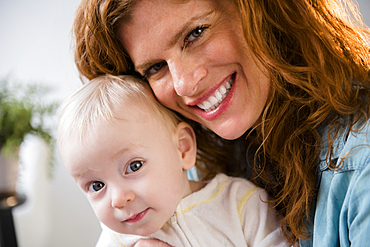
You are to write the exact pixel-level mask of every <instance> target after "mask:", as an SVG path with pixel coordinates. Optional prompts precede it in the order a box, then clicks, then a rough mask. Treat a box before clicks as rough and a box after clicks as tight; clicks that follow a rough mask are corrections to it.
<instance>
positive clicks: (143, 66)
mask: <svg viewBox="0 0 370 247" xmlns="http://www.w3.org/2000/svg"><path fill="white" fill-rule="evenodd" d="M212 13H214V10H211V11H209V12H207V13H202V14H200V15H196V16H193V17H192V18H191V19H190V20H188V21H187V22H186V23H185V24H184V25H183V27H182V28H181V29H180V31H178V32H177V33H176V34H175V35H174V36H173V37H172V39H171V40H170V42H169V43H168V45H167V47H172V46H174V45H175V44H176V43H177V42H178V41H179V39H180V38H181V37H182V36H183V35H184V33H185V32H186V31H187V30H188V29H189V26H190V25H191V24H192V23H193V22H194V21H195V20H199V19H202V18H205V17H207V16H209V15H211V14H212ZM153 64H155V62H152V61H150V62H145V63H142V64H139V65H138V66H135V68H136V70H137V71H140V70H144V69H146V68H148V67H150V66H152V65H153Z"/></svg>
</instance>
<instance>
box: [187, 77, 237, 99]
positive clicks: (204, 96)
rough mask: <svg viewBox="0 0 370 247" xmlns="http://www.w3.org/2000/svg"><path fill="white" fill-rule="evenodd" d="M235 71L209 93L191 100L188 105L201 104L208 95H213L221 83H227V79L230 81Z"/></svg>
mask: <svg viewBox="0 0 370 247" xmlns="http://www.w3.org/2000/svg"><path fill="white" fill-rule="evenodd" d="M234 73H235V72H233V73H232V74H230V75H229V76H227V77H226V78H225V79H224V80H222V81H221V82H220V83H218V84H217V85H215V86H214V87H213V88H212V89H211V90H209V91H208V92H207V93H205V94H204V95H203V96H202V97H200V98H199V99H197V100H195V101H192V102H189V103H188V104H187V105H188V106H196V105H198V104H201V103H202V102H203V101H205V100H206V99H208V97H209V96H211V95H212V94H213V93H214V92H215V91H216V90H217V89H218V88H219V87H220V86H221V85H223V84H225V83H226V82H227V81H230V79H231V77H232V76H233V74H234Z"/></svg>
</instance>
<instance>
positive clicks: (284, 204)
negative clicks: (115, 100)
mask: <svg viewBox="0 0 370 247" xmlns="http://www.w3.org/2000/svg"><path fill="white" fill-rule="evenodd" d="M342 2H343V1H342ZM344 2H345V8H344V6H342V5H341V4H340V3H338V1H336V0H325V1H324V0H316V1H309V0H296V1H289V0H265V1H261V0H247V1H243V0H234V1H222V0H202V1H195V0H190V1H172V0H171V1H160V0H155V1H153V0H151V1H149V0H141V1H129V0H126V1H124V0H121V1H118V0H116V1H113V0H105V1H100V0H84V1H83V2H82V3H81V5H80V7H79V9H78V11H77V15H76V19H75V23H74V33H75V38H76V54H75V56H76V64H77V67H78V69H79V71H80V72H81V74H82V75H83V76H85V77H86V78H87V79H92V78H94V77H96V76H98V75H101V74H105V73H108V74H115V75H118V74H131V73H139V74H141V76H142V77H143V78H144V79H145V80H147V81H148V82H149V84H150V85H151V87H152V89H153V91H154V93H155V95H156V97H157V98H158V100H159V101H160V102H161V103H162V104H164V105H165V106H167V107H169V108H171V109H173V110H175V111H177V112H179V113H180V114H182V115H184V116H185V117H187V118H190V119H192V120H194V121H196V122H198V123H200V124H202V125H204V126H206V127H207V128H209V129H210V130H212V131H213V132H214V133H216V134H217V135H219V136H220V137H222V138H224V139H226V140H236V139H240V138H243V139H245V140H246V143H248V149H247V155H248V160H251V161H252V163H253V170H254V173H255V174H256V175H257V177H258V179H257V180H256V181H257V182H261V183H262V185H263V186H264V187H265V188H266V189H267V190H268V191H269V192H270V193H271V194H272V195H273V196H274V202H275V203H276V205H277V207H278V209H279V210H280V211H281V213H283V215H284V216H285V218H284V221H283V229H288V230H289V231H290V232H291V234H287V237H288V239H289V240H290V241H291V243H294V242H295V240H297V239H299V240H300V244H301V246H329V245H330V246H339V245H341V246H349V245H351V244H352V245H355V246H356V245H361V243H362V244H363V243H366V241H368V240H370V237H369V236H368V234H367V233H368V232H369V231H370V217H369V216H368V215H369V214H370V204H369V202H370V191H369V190H368V189H367V188H368V186H370V182H368V180H370V179H369V177H370V174H369V173H370V165H367V164H368V163H369V161H368V160H369V158H370V150H369V147H368V146H369V142H368V141H367V135H366V133H367V128H368V125H367V122H368V116H369V114H370V110H369V107H368V102H369V97H370V88H369V86H370V53H369V51H370V45H369V43H368V40H369V32H368V31H367V30H366V29H365V25H364V24H363V23H362V22H361V20H360V18H359V15H358V13H357V11H356V8H355V6H354V5H353V4H352V3H351V2H350V1H349V0H348V1H344ZM239 149H240V150H243V149H242V148H239ZM239 175H241V176H242V175H245V174H239Z"/></svg>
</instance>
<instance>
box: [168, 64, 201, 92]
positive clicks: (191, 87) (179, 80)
mask: <svg viewBox="0 0 370 247" xmlns="http://www.w3.org/2000/svg"><path fill="white" fill-rule="evenodd" d="M185 59H186V58H185ZM185 59H182V58H178V59H173V60H170V61H168V62H167V64H168V68H169V70H170V73H171V76H172V80H173V84H174V89H175V91H176V93H177V95H179V96H193V95H194V94H195V92H196V91H197V89H198V87H199V83H200V81H201V80H202V79H203V78H204V77H205V76H206V75H207V70H206V68H205V67H204V66H202V65H200V64H199V63H196V62H195V63H193V62H192V61H186V60H185Z"/></svg>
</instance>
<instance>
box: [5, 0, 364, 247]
mask: <svg viewBox="0 0 370 247" xmlns="http://www.w3.org/2000/svg"><path fill="white" fill-rule="evenodd" d="M357 2H358V4H359V8H360V11H361V13H362V16H363V19H364V21H365V23H366V24H367V25H370V0H358V1H357ZM78 3H79V0H52V1H50V0H33V1H29V0H0V78H9V80H10V81H15V82H17V83H25V84H27V83H35V82H37V83H44V84H47V85H49V86H50V87H51V88H53V91H52V92H51V98H52V99H53V100H59V101H63V100H64V99H65V98H66V97H67V96H68V95H70V94H71V93H73V92H74V91H76V90H77V89H78V88H79V87H80V86H81V82H80V80H79V77H78V72H77V69H76V67H75V65H74V61H73V51H72V48H71V33H70V30H71V25H72V21H73V17H74V12H75V10H76V8H77V6H78ZM45 99H46V100H50V99H48V98H47V97H45ZM51 126H55V127H56V125H53V123H51ZM54 131H55V130H54ZM54 153H55V155H54V156H55V162H54V166H53V167H52V170H51V175H50V173H49V171H48V169H50V167H49V164H48V163H47V162H46V161H45V160H46V157H47V147H46V146H45V143H43V142H42V141H40V140H39V139H38V138H35V137H33V136H29V137H27V138H26V141H25V142H24V144H22V147H21V161H22V169H21V170H22V171H21V174H20V180H21V181H20V183H21V186H20V187H21V188H20V190H21V191H23V192H24V193H25V194H26V195H27V200H26V202H25V203H24V204H22V205H20V206H18V207H16V208H14V210H13V215H14V221H15V228H16V234H17V237H18V245H19V246H20V247H59V246H60V247H62V246H63V247H65V246H68V247H77V246H78V247H81V246H84V247H89V246H91V247H92V246H94V245H95V243H96V241H97V239H98V237H99V234H100V226H99V222H98V221H97V219H96V218H95V215H94V213H93V211H92V209H91V207H90V205H89V203H88V202H87V200H86V198H85V197H84V195H83V193H82V192H81V191H80V189H79V188H78V187H77V185H76V184H75V183H74V181H73V180H72V178H71V177H70V176H69V175H68V174H67V172H66V171H65V169H64V167H63V165H62V163H61V161H60V158H59V155H58V153H57V152H56V151H54Z"/></svg>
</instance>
